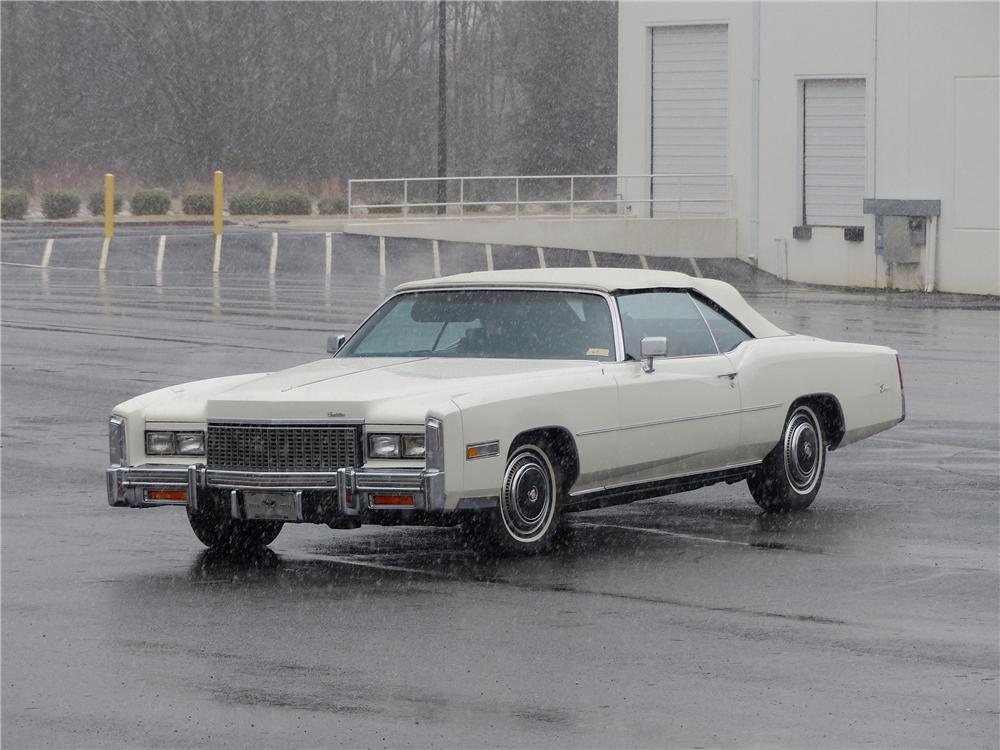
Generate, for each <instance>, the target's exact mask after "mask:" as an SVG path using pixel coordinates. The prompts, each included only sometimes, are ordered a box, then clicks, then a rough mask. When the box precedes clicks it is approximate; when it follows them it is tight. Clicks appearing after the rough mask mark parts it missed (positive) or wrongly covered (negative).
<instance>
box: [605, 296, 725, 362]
mask: <svg viewBox="0 0 1000 750" xmlns="http://www.w3.org/2000/svg"><path fill="white" fill-rule="evenodd" d="M618 310H619V311H620V313H621V318H622V333H623V334H624V335H625V353H626V355H630V356H631V357H632V358H633V359H639V358H640V352H639V343H640V342H641V341H642V339H643V338H645V337H646V336H666V337H667V356H668V357H691V356H697V355H703V354H718V350H717V349H716V348H715V341H714V340H713V339H712V334H711V333H710V332H709V330H708V328H706V327H705V320H704V319H703V318H702V317H701V314H700V313H699V312H698V308H696V307H695V305H694V302H693V301H692V300H691V298H690V297H689V296H688V294H687V292H683V291H676V292H674V291H670V292H666V291H664V292H639V293H637V294H622V295H619V297H618Z"/></svg>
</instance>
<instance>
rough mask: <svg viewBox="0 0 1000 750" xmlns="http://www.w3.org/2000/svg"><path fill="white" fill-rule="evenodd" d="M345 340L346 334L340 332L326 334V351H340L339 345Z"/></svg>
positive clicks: (334, 352)
mask: <svg viewBox="0 0 1000 750" xmlns="http://www.w3.org/2000/svg"><path fill="white" fill-rule="evenodd" d="M345 341H347V336H345V335H344V334H342V333H341V334H340V335H338V336H327V337H326V351H327V352H328V353H329V354H336V353H337V352H339V351H340V349H341V347H343V346H344V342H345Z"/></svg>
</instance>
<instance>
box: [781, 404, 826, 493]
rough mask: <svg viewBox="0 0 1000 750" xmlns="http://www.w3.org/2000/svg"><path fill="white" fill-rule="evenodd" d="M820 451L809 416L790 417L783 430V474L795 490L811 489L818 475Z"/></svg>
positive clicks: (818, 439) (799, 413)
mask: <svg viewBox="0 0 1000 750" xmlns="http://www.w3.org/2000/svg"><path fill="white" fill-rule="evenodd" d="M822 450H823V446H822V443H821V442H820V434H819V430H818V429H817V428H816V425H815V423H814V422H813V420H812V419H811V418H810V415H809V414H808V413H806V412H797V413H796V414H794V415H792V418H791V419H790V420H789V422H788V427H787V429H786V430H785V472H786V474H787V475H788V481H789V482H791V484H792V486H793V487H794V488H795V489H796V490H799V491H801V492H808V491H809V490H810V489H811V485H812V484H813V482H814V481H815V480H816V476H817V474H818V473H819V469H820V458H821V455H822Z"/></svg>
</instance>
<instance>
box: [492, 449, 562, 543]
mask: <svg viewBox="0 0 1000 750" xmlns="http://www.w3.org/2000/svg"><path fill="white" fill-rule="evenodd" d="M559 479H560V478H559V474H558V471H557V469H555V468H554V467H553V464H552V461H551V460H550V459H549V456H548V454H547V453H546V451H545V450H544V448H542V447H540V446H538V445H522V446H520V447H518V448H517V449H516V450H515V451H514V453H513V454H512V455H511V457H510V460H509V461H508V462H507V469H506V471H504V476H503V483H502V484H501V487H500V505H499V507H498V508H497V510H496V511H494V513H493V518H492V529H493V533H494V536H495V538H496V541H497V542H498V543H499V545H500V546H501V547H502V548H503V549H504V550H506V551H508V552H519V553H537V552H542V551H544V550H546V549H548V548H549V547H550V546H551V544H552V539H553V537H554V536H555V535H556V532H557V531H558V528H559V520H560V518H559V517H560V508H559V501H560V497H559V493H560V488H561V482H560V481H559Z"/></svg>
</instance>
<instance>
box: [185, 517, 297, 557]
mask: <svg viewBox="0 0 1000 750" xmlns="http://www.w3.org/2000/svg"><path fill="white" fill-rule="evenodd" d="M188 522H189V523H190V524H191V530H192V531H193V532H194V535H195V536H196V537H198V541H200V542H201V543H202V544H204V545H205V546H206V547H208V548H210V549H215V550H219V551H222V552H229V553H233V554H244V553H247V552H253V551H254V550H259V549H261V548H262V547H266V546H267V545H269V544H270V543H271V542H273V541H274V540H275V539H277V538H278V534H280V533H281V527H282V526H283V525H284V524H283V523H282V522H281V521H237V520H236V519H233V518H227V517H225V516H219V515H213V514H211V513H192V512H191V510H190V509H188Z"/></svg>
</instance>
